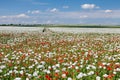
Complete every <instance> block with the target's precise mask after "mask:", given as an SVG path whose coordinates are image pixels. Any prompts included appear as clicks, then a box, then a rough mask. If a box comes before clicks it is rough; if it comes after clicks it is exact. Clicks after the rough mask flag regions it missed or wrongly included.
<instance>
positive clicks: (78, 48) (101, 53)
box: [0, 32, 120, 80]
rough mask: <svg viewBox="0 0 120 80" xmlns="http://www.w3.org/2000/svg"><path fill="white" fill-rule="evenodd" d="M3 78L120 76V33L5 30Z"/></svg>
mask: <svg viewBox="0 0 120 80" xmlns="http://www.w3.org/2000/svg"><path fill="white" fill-rule="evenodd" d="M0 80H120V34H112V33H110V34H109V33H79V34H73V33H56V32H52V33H42V32H21V33H7V32H5V33H4V32H1V33H0Z"/></svg>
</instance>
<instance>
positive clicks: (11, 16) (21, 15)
mask: <svg viewBox="0 0 120 80" xmlns="http://www.w3.org/2000/svg"><path fill="white" fill-rule="evenodd" d="M0 18H29V16H28V15H26V14H18V15H10V16H0Z"/></svg>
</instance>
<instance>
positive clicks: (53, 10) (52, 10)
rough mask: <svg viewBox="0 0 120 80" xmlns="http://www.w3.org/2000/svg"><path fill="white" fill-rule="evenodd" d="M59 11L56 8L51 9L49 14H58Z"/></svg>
mask: <svg viewBox="0 0 120 80" xmlns="http://www.w3.org/2000/svg"><path fill="white" fill-rule="evenodd" d="M58 11H59V10H58V9H57V8H53V9H51V10H50V12H58Z"/></svg>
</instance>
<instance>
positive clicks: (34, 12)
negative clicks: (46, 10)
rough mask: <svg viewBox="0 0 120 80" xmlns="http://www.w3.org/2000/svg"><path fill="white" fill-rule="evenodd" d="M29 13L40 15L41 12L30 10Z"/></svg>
mask: <svg viewBox="0 0 120 80" xmlns="http://www.w3.org/2000/svg"><path fill="white" fill-rule="evenodd" d="M27 13H29V14H39V13H40V10H33V11H30V10H29V11H28V12H27Z"/></svg>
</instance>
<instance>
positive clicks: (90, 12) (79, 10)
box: [0, 0, 120, 25]
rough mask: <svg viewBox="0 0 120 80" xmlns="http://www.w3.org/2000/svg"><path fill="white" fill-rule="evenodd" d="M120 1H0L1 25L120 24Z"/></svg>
mask: <svg viewBox="0 0 120 80" xmlns="http://www.w3.org/2000/svg"><path fill="white" fill-rule="evenodd" d="M119 4H120V0H0V24H3V23H4V24H9V23H15V24H19V23H22V24H114V25H119V24H120V5H119Z"/></svg>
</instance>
